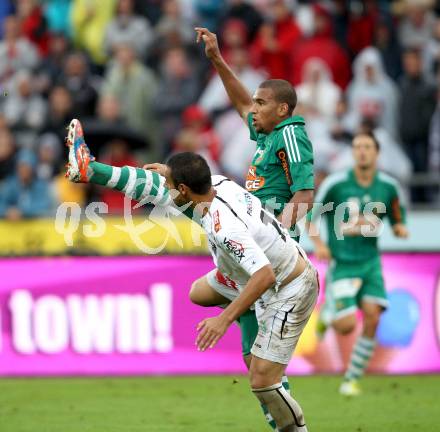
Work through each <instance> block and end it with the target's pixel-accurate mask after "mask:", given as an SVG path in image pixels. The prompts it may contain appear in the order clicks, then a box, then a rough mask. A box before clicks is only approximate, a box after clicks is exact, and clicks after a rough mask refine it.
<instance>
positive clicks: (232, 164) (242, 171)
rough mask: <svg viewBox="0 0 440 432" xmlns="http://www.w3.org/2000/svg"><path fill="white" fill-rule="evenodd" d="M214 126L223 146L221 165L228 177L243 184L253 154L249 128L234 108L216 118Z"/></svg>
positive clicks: (253, 147) (253, 144) (253, 149)
mask: <svg viewBox="0 0 440 432" xmlns="http://www.w3.org/2000/svg"><path fill="white" fill-rule="evenodd" d="M214 126H215V130H216V132H217V134H218V136H219V137H220V141H221V143H222V148H223V151H222V154H221V157H220V162H221V167H222V169H223V171H224V173H225V174H226V175H227V176H228V177H231V178H232V179H234V180H235V181H236V182H237V183H238V184H241V185H243V186H244V180H245V178H246V174H247V172H248V169H249V166H250V164H251V162H252V158H253V156H254V154H255V143H254V142H253V141H251V140H250V138H249V129H248V127H247V126H246V125H245V123H244V122H243V120H242V119H241V118H240V116H238V115H237V112H236V111H235V110H229V111H227V112H226V113H225V114H223V115H222V116H220V117H219V118H217V120H216V122H215V125H214Z"/></svg>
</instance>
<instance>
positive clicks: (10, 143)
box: [0, 129, 15, 183]
mask: <svg viewBox="0 0 440 432" xmlns="http://www.w3.org/2000/svg"><path fill="white" fill-rule="evenodd" d="M14 169H15V141H14V136H13V135H12V133H11V132H10V131H9V130H8V129H0V183H1V182H2V181H3V180H4V179H6V178H7V177H8V176H10V175H11V174H12V173H13V172H14Z"/></svg>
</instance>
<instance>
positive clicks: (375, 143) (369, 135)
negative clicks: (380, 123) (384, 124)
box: [353, 130, 380, 151]
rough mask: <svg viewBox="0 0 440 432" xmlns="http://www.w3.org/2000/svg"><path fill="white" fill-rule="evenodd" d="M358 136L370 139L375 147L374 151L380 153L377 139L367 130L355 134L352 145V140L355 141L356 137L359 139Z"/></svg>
mask: <svg viewBox="0 0 440 432" xmlns="http://www.w3.org/2000/svg"><path fill="white" fill-rule="evenodd" d="M360 136H367V137H369V138H371V139H372V140H373V142H374V145H375V146H376V150H377V151H380V144H379V141H378V139H377V138H376V135H374V133H373V132H372V131H368V130H366V131H362V132H359V133H357V134H356V135H355V136H354V137H353V143H354V140H355V139H356V138H357V137H360Z"/></svg>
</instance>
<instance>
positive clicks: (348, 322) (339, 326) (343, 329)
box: [333, 315, 356, 335]
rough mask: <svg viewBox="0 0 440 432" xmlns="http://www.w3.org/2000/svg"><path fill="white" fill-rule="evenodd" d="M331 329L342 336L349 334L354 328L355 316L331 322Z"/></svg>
mask: <svg viewBox="0 0 440 432" xmlns="http://www.w3.org/2000/svg"><path fill="white" fill-rule="evenodd" d="M333 328H334V329H335V330H336V332H337V333H339V334H342V335H348V334H350V333H351V332H352V331H353V330H354V329H355V328H356V316H355V315H349V316H347V317H344V318H341V319H339V320H336V321H334V322H333Z"/></svg>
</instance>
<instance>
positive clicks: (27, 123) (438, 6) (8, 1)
mask: <svg viewBox="0 0 440 432" xmlns="http://www.w3.org/2000/svg"><path fill="white" fill-rule="evenodd" d="M195 25H197V26H204V27H208V28H209V29H210V30H211V31H214V32H216V33H217V34H218V39H219V43H220V46H221V51H222V54H223V56H224V57H225V59H226V60H227V62H228V63H229V64H230V65H231V67H232V68H233V69H234V71H235V72H236V74H237V75H238V77H239V78H240V79H241V80H242V82H243V83H244V85H245V86H246V87H247V88H248V89H249V91H250V92H253V91H254V90H255V89H256V88H257V86H258V85H259V83H260V82H261V81H263V80H264V79H266V78H268V77H271V78H282V79H286V80H289V81H290V82H291V83H292V84H293V85H294V86H295V88H296V90H297V93H298V98H299V103H298V107H297V109H296V112H295V114H297V115H302V116H304V117H305V119H306V127H307V131H308V134H309V137H310V139H311V141H312V142H313V145H314V150H315V167H316V178H317V182H318V183H319V181H320V180H321V179H322V178H323V177H325V175H327V174H329V173H331V172H334V171H338V170H341V169H345V168H347V167H349V166H351V164H352V159H351V149H350V143H351V138H352V136H353V134H354V133H356V132H357V131H360V130H372V131H374V132H375V134H376V135H377V137H378V139H379V142H380V144H381V157H380V167H381V168H382V169H384V170H385V171H387V172H388V173H390V174H391V175H393V176H395V177H396V178H397V179H398V180H400V181H401V182H402V183H403V184H404V185H406V186H407V190H408V196H409V198H410V201H411V203H412V204H413V205H425V206H426V207H435V206H438V205H439V194H438V184H437V185H436V180H435V179H436V178H437V181H438V175H439V172H440V104H439V103H438V99H439V98H438V88H439V83H440V70H439V65H440V1H439V2H435V1H429V0H406V1H369V0H365V1H319V2H317V1H309V2H307V1H294V0H290V1H289V0H248V1H246V0H1V2H0V88H1V94H0V217H2V218H7V219H11V220H17V219H20V218H23V217H37V216H48V215H51V214H53V213H54V211H55V209H56V207H57V204H58V203H59V202H63V201H76V202H78V203H80V204H82V205H84V204H85V203H86V202H87V200H97V199H99V200H101V201H104V202H106V203H107V204H108V206H109V212H110V213H115V214H117V213H120V212H122V210H123V205H124V204H123V199H122V196H121V195H120V194H118V193H116V192H114V191H107V190H104V189H96V188H90V187H84V186H81V185H80V186H78V185H73V184H70V183H68V182H67V180H65V179H64V164H65V162H66V153H67V150H66V147H65V146H64V137H65V135H66V126H67V125H68V123H69V121H70V120H71V119H72V118H75V117H76V118H79V119H81V120H82V121H83V124H84V129H85V133H86V141H87V143H88V144H89V146H90V147H91V149H92V151H93V153H94V154H95V156H97V158H98V159H99V160H100V161H102V162H105V163H109V164H112V165H116V166H122V165H137V166H140V165H142V164H143V163H146V162H153V161H162V160H164V159H165V158H166V157H167V156H168V155H170V154H171V153H173V152H177V151H182V150H191V151H196V152H199V153H200V154H202V155H203V156H204V157H205V158H207V160H208V161H209V164H210V166H211V168H212V171H213V172H214V173H223V174H226V175H228V176H230V177H232V178H234V179H236V180H238V181H239V182H240V183H243V180H244V178H245V175H246V172H247V168H248V165H249V162H250V161H251V158H252V155H253V152H254V145H252V143H250V141H249V133H248V130H247V127H246V126H245V124H244V123H243V122H242V121H241V119H240V118H239V116H238V115H237V114H236V113H235V111H234V110H232V108H231V105H230V103H229V100H228V97H227V95H226V93H225V91H224V89H223V86H222V83H221V80H220V79H219V77H218V76H217V75H216V74H215V73H214V71H213V69H212V67H211V66H210V64H209V62H208V60H207V59H206V58H205V56H204V51H203V46H201V45H197V44H196V43H195V32H194V29H193V28H194V26H195ZM432 179H434V181H432Z"/></svg>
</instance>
